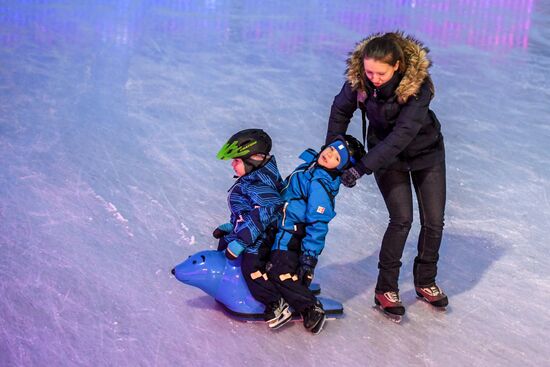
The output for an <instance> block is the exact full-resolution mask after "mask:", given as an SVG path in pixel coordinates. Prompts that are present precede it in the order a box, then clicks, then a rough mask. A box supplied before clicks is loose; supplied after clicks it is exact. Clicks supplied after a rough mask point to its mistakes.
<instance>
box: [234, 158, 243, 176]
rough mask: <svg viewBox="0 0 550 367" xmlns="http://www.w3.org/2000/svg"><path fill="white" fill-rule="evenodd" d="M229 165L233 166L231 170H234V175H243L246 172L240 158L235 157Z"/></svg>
mask: <svg viewBox="0 0 550 367" xmlns="http://www.w3.org/2000/svg"><path fill="white" fill-rule="evenodd" d="M231 167H233V170H234V171H235V175H237V176H238V177H241V176H244V174H245V173H246V170H245V167H244V162H243V160H242V159H240V158H235V159H233V160H232V161H231Z"/></svg>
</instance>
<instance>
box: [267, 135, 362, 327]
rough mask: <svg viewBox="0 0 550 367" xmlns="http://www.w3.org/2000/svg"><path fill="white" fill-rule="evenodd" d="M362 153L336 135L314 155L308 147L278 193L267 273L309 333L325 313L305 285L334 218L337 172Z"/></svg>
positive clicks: (351, 139) (356, 143) (359, 146)
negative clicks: (280, 208)
mask: <svg viewBox="0 0 550 367" xmlns="http://www.w3.org/2000/svg"><path fill="white" fill-rule="evenodd" d="M365 154H366V153H365V149H364V146H363V145H362V144H361V143H360V142H359V141H357V139H355V138H354V137H352V136H350V135H346V136H345V137H341V136H339V137H336V139H335V140H333V141H332V142H331V143H329V144H328V145H327V146H326V147H324V149H322V151H321V153H319V154H317V152H315V151H314V150H313V149H308V150H306V151H304V152H303V153H302V154H301V155H300V158H301V159H303V160H304V161H305V163H303V164H301V165H299V166H298V167H297V168H296V169H295V170H294V172H293V173H292V174H291V175H290V176H289V177H288V178H287V179H286V180H285V182H284V184H285V186H284V188H283V190H282V191H281V195H282V197H283V200H284V207H283V214H282V218H280V219H279V223H278V230H277V235H276V237H275V243H274V244H273V246H272V249H271V250H272V253H271V257H270V264H269V265H268V269H269V270H268V271H269V277H270V279H271V280H272V281H273V282H274V283H275V284H276V285H277V288H278V289H279V291H280V292H281V294H282V295H283V297H284V299H285V300H286V301H287V302H288V303H289V304H290V306H292V308H293V309H294V310H296V311H297V312H300V313H301V315H302V317H303V322H304V327H305V328H306V329H308V330H310V331H311V332H313V333H314V334H317V333H319V332H320V331H321V329H322V328H323V325H324V322H325V312H324V310H323V306H322V304H321V303H320V302H319V301H318V300H317V298H316V297H315V296H314V295H313V293H312V292H311V291H310V290H309V285H310V284H311V281H312V279H313V272H314V270H315V266H316V265H317V259H318V257H319V255H320V254H321V252H322V251H323V248H324V247H325V237H326V235H327V232H328V223H329V222H330V221H331V220H332V219H333V218H334V217H335V216H336V212H335V211H334V200H335V197H336V195H337V194H338V189H339V186H340V175H341V174H342V172H343V170H344V169H346V168H349V167H351V166H353V165H354V164H355V162H358V161H359V160H360V159H361V158H362V157H363V156H364V155H365Z"/></svg>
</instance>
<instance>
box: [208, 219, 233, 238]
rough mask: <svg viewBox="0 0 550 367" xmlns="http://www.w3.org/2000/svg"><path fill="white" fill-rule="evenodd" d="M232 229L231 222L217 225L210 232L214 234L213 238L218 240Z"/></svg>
mask: <svg viewBox="0 0 550 367" xmlns="http://www.w3.org/2000/svg"><path fill="white" fill-rule="evenodd" d="M231 231H233V224H231V223H224V224H221V225H219V226H218V227H217V228H216V229H215V230H214V232H212V236H214V238H215V239H217V240H219V239H220V238H222V237H223V236H226V235H228V234H229V233H231Z"/></svg>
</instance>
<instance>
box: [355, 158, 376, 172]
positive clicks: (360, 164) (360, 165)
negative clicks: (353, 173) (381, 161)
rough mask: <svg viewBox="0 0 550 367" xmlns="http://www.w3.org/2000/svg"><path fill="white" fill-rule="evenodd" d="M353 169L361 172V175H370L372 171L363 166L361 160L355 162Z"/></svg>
mask: <svg viewBox="0 0 550 367" xmlns="http://www.w3.org/2000/svg"><path fill="white" fill-rule="evenodd" d="M355 169H356V170H357V171H358V172H359V173H360V174H361V175H365V174H366V175H370V174H371V173H372V170H371V169H370V168H368V167H367V166H365V164H364V163H363V161H359V162H357V164H356V165H355Z"/></svg>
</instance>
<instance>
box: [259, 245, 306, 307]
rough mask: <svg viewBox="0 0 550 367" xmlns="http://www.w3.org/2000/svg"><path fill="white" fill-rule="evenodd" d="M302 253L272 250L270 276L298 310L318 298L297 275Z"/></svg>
mask: <svg viewBox="0 0 550 367" xmlns="http://www.w3.org/2000/svg"><path fill="white" fill-rule="evenodd" d="M299 259H300V253H299V252H296V251H284V250H275V251H272V252H271V260H270V263H271V265H270V266H269V267H270V268H269V278H270V279H271V280H272V281H273V283H275V285H276V286H277V288H278V290H279V292H280V293H281V294H282V296H283V297H284V299H285V300H286V301H287V302H288V304H289V305H290V306H291V307H292V308H293V309H294V310H295V311H297V312H300V313H302V312H304V311H305V310H306V309H307V308H309V307H311V306H313V305H314V304H315V302H316V301H317V298H316V297H315V295H313V293H312V292H311V291H310V290H309V288H308V287H307V286H305V285H304V284H302V282H301V281H300V279H298V276H297V275H296V273H297V271H298V267H299V266H300V261H299Z"/></svg>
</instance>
